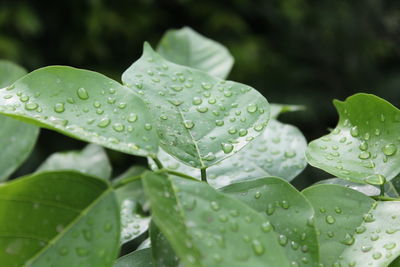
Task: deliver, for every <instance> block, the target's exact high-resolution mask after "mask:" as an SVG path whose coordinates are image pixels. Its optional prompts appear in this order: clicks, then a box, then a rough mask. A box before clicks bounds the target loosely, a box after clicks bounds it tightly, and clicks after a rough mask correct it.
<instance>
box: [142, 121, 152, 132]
mask: <svg viewBox="0 0 400 267" xmlns="http://www.w3.org/2000/svg"><path fill="white" fill-rule="evenodd" d="M152 128H153V126H151V124H150V123H146V124H145V125H144V129H145V130H147V131H150V130H151V129H152Z"/></svg>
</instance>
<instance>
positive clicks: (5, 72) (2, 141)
mask: <svg viewBox="0 0 400 267" xmlns="http://www.w3.org/2000/svg"><path fill="white" fill-rule="evenodd" d="M25 74H26V71H25V70H24V69H23V68H21V67H19V66H17V65H15V64H13V63H11V62H8V61H5V60H0V88H3V87H5V86H8V85H10V84H12V83H13V82H14V81H15V80H17V79H18V78H20V77H22V76H24V75H25ZM0 125H1V131H0V147H1V152H0V181H3V180H5V179H7V178H8V176H9V175H10V174H12V173H13V172H14V171H15V170H16V169H17V168H18V167H19V166H20V165H21V163H22V162H24V161H25V160H26V158H27V157H28V156H29V154H30V153H31V151H32V149H33V147H34V145H35V143H36V140H37V136H38V135H39V128H38V127H35V126H33V125H29V124H26V123H23V122H19V121H17V120H14V119H11V118H7V117H5V116H0Z"/></svg>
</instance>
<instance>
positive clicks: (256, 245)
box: [251, 239, 265, 255]
mask: <svg viewBox="0 0 400 267" xmlns="http://www.w3.org/2000/svg"><path fill="white" fill-rule="evenodd" d="M251 246H252V248H253V251H254V253H255V254H256V255H262V254H264V251H265V249H264V246H263V245H262V244H261V242H260V241H259V240H257V239H253V241H252V242H251Z"/></svg>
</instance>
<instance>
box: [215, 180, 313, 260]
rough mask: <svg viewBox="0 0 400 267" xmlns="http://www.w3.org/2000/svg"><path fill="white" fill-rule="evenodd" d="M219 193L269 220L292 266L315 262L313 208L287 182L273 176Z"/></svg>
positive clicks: (234, 185)
mask: <svg viewBox="0 0 400 267" xmlns="http://www.w3.org/2000/svg"><path fill="white" fill-rule="evenodd" d="M221 192H222V193H225V194H229V195H230V196H232V197H234V198H235V199H238V200H240V201H242V202H244V203H246V204H247V205H248V206H250V207H251V208H253V209H254V210H256V211H258V212H259V213H260V214H261V215H263V216H265V217H266V219H267V220H269V222H270V223H271V225H270V227H271V228H272V229H274V231H275V232H276V233H277V235H278V242H279V244H280V245H281V246H282V247H283V248H284V250H285V253H286V255H287V257H288V258H289V259H290V262H291V263H292V265H294V266H316V265H317V264H318V262H319V255H318V242H317V233H316V230H315V227H314V225H313V216H314V210H313V207H312V206H311V204H310V203H309V202H308V200H307V199H306V198H305V197H304V196H303V195H302V194H301V193H300V192H298V191H297V190H296V189H295V188H294V187H293V186H292V185H290V184H289V183H288V182H286V181H285V180H283V179H280V178H275V177H268V178H261V179H257V180H253V181H245V182H240V183H235V184H232V185H229V186H226V187H223V188H221ZM296 263H297V265H295V264H296Z"/></svg>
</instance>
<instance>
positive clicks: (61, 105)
mask: <svg viewBox="0 0 400 267" xmlns="http://www.w3.org/2000/svg"><path fill="white" fill-rule="evenodd" d="M54 111H55V112H57V113H62V112H64V111H65V108H64V103H57V104H55V105H54Z"/></svg>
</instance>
